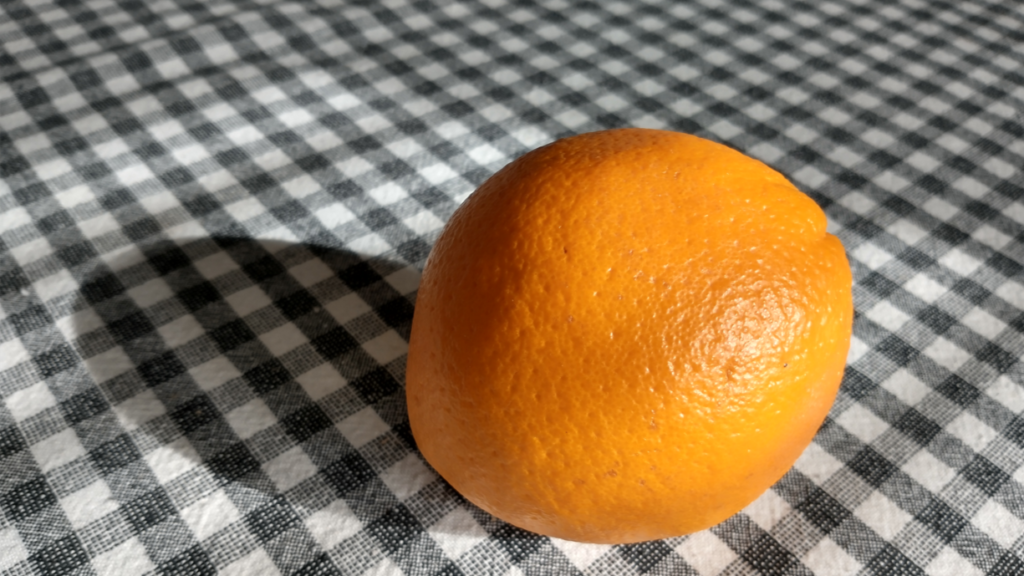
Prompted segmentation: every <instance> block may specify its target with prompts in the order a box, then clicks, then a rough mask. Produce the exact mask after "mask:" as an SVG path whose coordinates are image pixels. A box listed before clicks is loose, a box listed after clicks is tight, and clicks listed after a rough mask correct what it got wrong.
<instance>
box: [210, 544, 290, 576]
mask: <svg viewBox="0 0 1024 576" xmlns="http://www.w3.org/2000/svg"><path fill="white" fill-rule="evenodd" d="M217 574H218V575H219V576H274V575H275V574H281V571H280V570H278V569H277V565H276V564H274V561H273V560H271V559H270V556H268V555H267V551H266V550H264V549H263V548H257V549H255V550H253V551H252V552H250V553H248V554H246V555H245V556H243V557H241V558H239V559H238V560H235V561H234V562H232V563H231V564H228V565H227V566H225V567H224V568H223V569H222V570H219V571H218V572H217Z"/></svg>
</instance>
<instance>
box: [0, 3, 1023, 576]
mask: <svg viewBox="0 0 1024 576" xmlns="http://www.w3.org/2000/svg"><path fill="white" fill-rule="evenodd" d="M1022 115H1024V5H1022V4H1021V3H1019V2H1016V1H1012V0H1000V1H997V0H963V1H958V2H953V1H944V0H901V1H900V2H892V1H884V0H820V1H818V0H815V1H813V2H812V1H810V0H803V1H801V0H794V1H792V2H791V1H788V0H685V1H684V0H644V1H639V0H628V1H626V0H620V1H616V0H611V1H607V2H604V1H602V2H586V1H577V0H551V1H545V2H536V3H534V2H529V1H513V0H479V1H472V0H465V1H445V0H438V1H436V2H435V1H430V0H380V1H369V0H364V1H351V2H349V1H342V0H234V1H226V0H202V1H198V0H153V1H150V0H82V1H76V0H56V1H45V0H40V1H11V0H6V1H4V2H2V3H0V179H2V181H0V573H2V574H5V575H7V574H9V575H26V576H27V575H53V574H81V575H86V574H97V575H121V574H143V573H152V574H168V575H170V574H182V575H197V574H199V575H201V574H214V573H221V574H237V575H262V574H267V575H272V574H307V575H314V574H316V575H328V574H363V573H369V574H379V575H385V574H410V575H412V574H415V575H432V574H447V575H454V574H464V575H467V576H476V575H486V574H499V575H500V574H510V575H520V574H521V575H532V574H558V575H562V574H600V575H603V574H614V575H632V574H663V575H669V574H672V575H701V576H705V575H713V574H729V575H743V574H770V575H782V574H819V575H825V576H832V575H842V574H878V575H917V574H930V575H936V576H937V575H953V574H955V575H956V576H971V575H976V574H992V575H997V576H1013V575H1016V576H1019V575H1021V574H1024V416H1022V413H1024V362H1022V357H1024V173H1022V167H1024V121H1022ZM623 126H641V127H651V128H663V129H670V130H677V131H683V132H689V133H693V134H697V135H699V136H703V137H706V138H710V139H712V140H715V141H718V142H722V143H725V144H727V145H729V146H731V147H733V148H736V149H738V150H740V151H742V152H744V153H746V154H749V155H751V156H753V157H755V158H758V159H760V160H763V161H764V162H766V163H768V164H769V165H771V166H773V167H774V168H776V169H778V170H779V171H781V172H782V173H784V174H785V175H786V176H787V177H789V178H790V179H791V180H792V181H793V182H794V183H795V184H796V185H797V186H798V187H799V188H800V189H802V190H804V191H806V192H807V193H808V194H809V195H810V196H811V197H812V198H813V199H814V200H815V201H816V202H817V203H818V204H819V205H820V206H821V207H822V208H823V209H824V210H825V212H826V214H827V216H828V218H829V229H830V231H831V232H832V233H834V234H836V235H838V236H839V237H840V239H841V240H842V241H843V243H844V245H845V246H846V249H847V252H848V254H849V257H850V264H851V267H852V269H853V275H854V300H855V308H856V319H855V323H854V338H853V344H852V349H851V351H850V355H849V365H848V368H847V372H846V375H845V378H844V381H843V384H842V388H841V390H840V392H839V396H838V399H837V400H836V403H835V406H834V407H833V409H832V411H831V413H830V415H829V417H828V419H827V420H826V422H825V424H824V426H823V427H822V429H821V430H820V432H819V434H818V435H817V437H816V438H815V440H814V443H813V444H812V445H811V446H810V447H809V448H808V449H807V450H806V452H805V453H804V454H803V456H802V457H801V458H800V460H799V461H798V462H797V464H796V466H795V467H794V468H793V470H791V471H790V472H789V473H788V474H787V475H786V476H785V477H784V478H783V479H782V480H781V481H780V482H778V484H776V485H775V486H774V487H772V489H771V490H769V491H768V492H767V493H765V494H764V496H762V497H761V498H760V499H758V500H757V501H756V502H754V503H753V504H752V505H750V506H749V507H748V508H747V509H745V510H744V511H743V512H742V513H739V514H737V515H736V516H734V517H732V518H730V519H729V520H727V521H725V522H723V523H722V524H720V525H718V526H715V527H713V528H711V529H710V530H707V531H704V532H700V533H697V534H693V535H690V536H688V537H680V538H674V539H669V540H664V541H655V542H648V543H643V544H636V545H627V546H599V545H584V544H577V543H572V542H565V541H561V540H556V539H550V538H545V537H541V536H537V535H534V534H530V533H527V532H524V531H522V530H520V529H517V528H515V527H513V526H510V525H508V524H505V523H503V522H501V521H499V520H497V519H495V518H493V517H491V516H489V515H488V514H486V513H484V512H482V511H481V510H479V509H478V508H476V507H475V506H473V505H472V504H470V503H469V502H467V501H466V500H465V499H463V498H461V497H460V496H459V495H458V494H457V493H456V492H455V491H454V490H453V489H452V488H451V487H450V486H448V485H447V484H446V483H445V482H444V480H442V479H441V478H439V477H438V476H437V474H436V473H435V472H434V471H433V470H432V469H431V468H430V467H429V466H428V465H427V464H426V463H425V462H424V460H423V458H422V457H421V456H420V454H419V453H418V452H417V451H416V448H415V444H414V442H413V439H412V436H411V433H410V429H409V425H408V418H407V415H406V409H405V400H404V387H403V382H404V370H405V353H406V350H407V340H408V337H409V332H410V325H411V321H412V315H413V310H414V304H415V298H416V289H417V285H418V281H419V276H420V273H421V271H422V268H423V265H424V263H425V260H426V257H427V254H428V253H429V251H430V248H431V246H432V244H433V242H434V240H435V239H436V238H437V235H438V234H439V232H440V230H441V229H442V227H443V225H444V223H445V222H446V221H447V219H448V218H449V217H450V216H451V214H452V212H453V211H454V210H455V208H456V207H457V206H458V205H459V203H460V202H461V201H463V200H464V199H465V198H466V197H467V196H468V195H469V194H470V193H471V192H472V190H473V189H474V188H475V187H476V186H477V185H479V184H480V183H481V182H482V181H483V180H484V179H486V178H487V176H488V175H490V174H492V173H493V172H495V171H496V170H497V169H498V168H500V167H501V166H503V165H504V164H506V163H507V162H509V161H510V160H512V159H513V158H515V157H517V156H519V155H521V154H523V153H524V152H526V151H527V150H529V149H532V148H534V147H537V146H539V145H542V144H544V143H547V142H550V141H552V140H554V139H556V138H559V137H562V136H567V135H570V134H576V133H580V132H586V131H592V130H599V129H605V128H613V127H623Z"/></svg>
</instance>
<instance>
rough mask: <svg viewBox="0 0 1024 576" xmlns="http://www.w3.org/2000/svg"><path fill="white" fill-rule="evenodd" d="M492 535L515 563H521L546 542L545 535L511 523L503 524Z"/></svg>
mask: <svg viewBox="0 0 1024 576" xmlns="http://www.w3.org/2000/svg"><path fill="white" fill-rule="evenodd" d="M491 537H492V538H494V539H495V541H496V542H497V543H498V546H500V547H501V549H502V550H503V551H504V552H505V553H506V554H508V557H509V558H510V559H511V560H512V563H513V564H519V563H521V562H522V561H523V560H525V559H527V558H529V556H530V555H531V554H533V553H534V552H536V551H537V550H539V549H540V547H541V546H542V545H543V544H544V537H543V536H539V535H537V534H534V533H533V532H527V531H526V530H523V529H522V528H517V527H515V526H513V525H511V524H502V525H501V526H500V527H499V528H498V529H497V530H495V531H494V532H493V533H492V534H491Z"/></svg>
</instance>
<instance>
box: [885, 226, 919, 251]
mask: <svg viewBox="0 0 1024 576" xmlns="http://www.w3.org/2000/svg"><path fill="white" fill-rule="evenodd" d="M885 231H886V232H888V233H889V234H892V235H893V236H895V237H897V238H899V239H900V240H902V241H903V242H905V243H906V244H908V245H910V246H913V245H914V244H917V243H918V242H920V241H921V239H922V238H924V237H925V236H928V232H925V231H924V230H922V229H921V227H919V226H918V225H916V224H914V223H912V222H910V221H909V220H897V221H895V222H893V223H892V224H890V225H889V227H888V228H886V229H885Z"/></svg>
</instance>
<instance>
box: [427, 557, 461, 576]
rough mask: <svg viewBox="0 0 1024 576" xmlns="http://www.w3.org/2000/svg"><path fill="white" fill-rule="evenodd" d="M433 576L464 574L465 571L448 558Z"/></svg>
mask: <svg viewBox="0 0 1024 576" xmlns="http://www.w3.org/2000/svg"><path fill="white" fill-rule="evenodd" d="M434 576H465V573H464V572H463V571H462V570H459V567H458V566H456V565H455V564H454V563H453V562H452V561H451V560H448V561H447V562H445V563H444V566H443V567H442V568H441V569H440V570H438V571H437V572H435V573H434Z"/></svg>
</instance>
